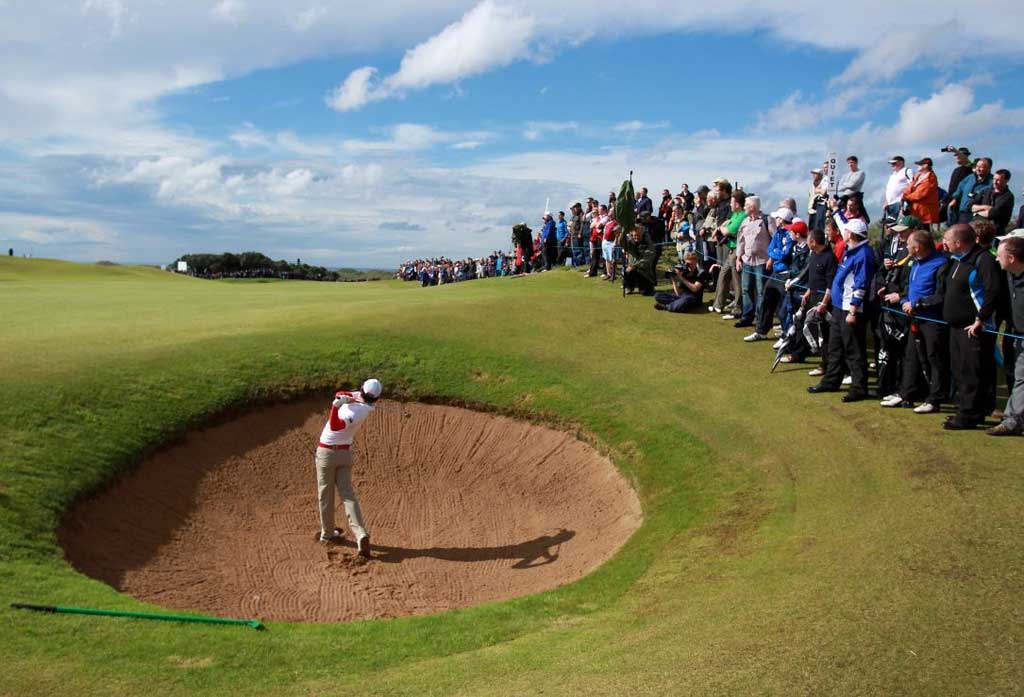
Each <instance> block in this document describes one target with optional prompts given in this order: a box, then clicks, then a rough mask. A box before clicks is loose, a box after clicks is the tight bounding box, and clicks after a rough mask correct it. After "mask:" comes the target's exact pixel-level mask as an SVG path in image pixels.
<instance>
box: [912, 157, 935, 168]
mask: <svg viewBox="0 0 1024 697" xmlns="http://www.w3.org/2000/svg"><path fill="white" fill-rule="evenodd" d="M914 164H915V165H923V164H927V165H928V166H929V167H933V166H934V165H935V163H934V162H932V158H930V157H922V158H921V159H920V160H918V161H917V162H915V163H914Z"/></svg>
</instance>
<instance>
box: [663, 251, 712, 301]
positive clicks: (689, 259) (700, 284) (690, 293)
mask: <svg viewBox="0 0 1024 697" xmlns="http://www.w3.org/2000/svg"><path fill="white" fill-rule="evenodd" d="M665 276H666V277H667V278H669V279H670V280H671V281H672V290H673V291H674V292H672V293H664V292H661V293H656V294H655V296H654V299H655V301H656V302H655V303H654V309H655V310H666V311H668V312H687V311H688V310H694V309H696V308H698V307H700V306H701V303H702V302H703V295H704V287H705V286H706V285H707V284H708V283H709V282H710V280H711V276H710V275H709V274H708V272H707V271H704V270H703V269H701V267H700V265H699V264H698V263H697V253H696V252H686V253H685V254H684V255H683V263H682V264H676V265H675V266H674V267H673V270H672V271H666V272H665Z"/></svg>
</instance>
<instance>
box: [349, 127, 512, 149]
mask: <svg viewBox="0 0 1024 697" xmlns="http://www.w3.org/2000/svg"><path fill="white" fill-rule="evenodd" d="M493 135H494V134H492V133H490V132H488V131H467V132H457V131H442V130H439V129H436V128H434V127H432V126H427V125H424V124H418V123H400V124H398V125H396V126H392V127H391V128H390V129H388V137H386V138H381V139H377V140H369V139H363V138H350V139H347V140H344V141H342V143H341V149H342V151H343V152H346V153H349V154H359V153H374V154H380V155H383V154H388V153H403V152H413V151H418V150H428V149H430V148H433V147H435V146H437V145H442V144H445V143H450V144H451V147H452V148H454V149H457V150H471V149H473V148H477V147H479V146H481V145H483V143H484V142H485V141H488V140H490V139H491V138H493Z"/></svg>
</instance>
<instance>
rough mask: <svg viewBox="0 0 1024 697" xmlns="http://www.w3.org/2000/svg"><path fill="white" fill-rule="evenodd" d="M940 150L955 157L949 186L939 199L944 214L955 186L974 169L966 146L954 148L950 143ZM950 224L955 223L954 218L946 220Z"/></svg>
mask: <svg viewBox="0 0 1024 697" xmlns="http://www.w3.org/2000/svg"><path fill="white" fill-rule="evenodd" d="M942 152H948V153H952V154H953V156H954V157H956V167H955V168H954V169H953V172H952V174H950V175H949V186H948V187H947V188H946V197H945V198H944V199H943V200H942V201H941V209H942V213H943V214H945V212H946V209H947V208H948V207H949V200H950V199H951V198H952V197H953V192H954V191H956V189H957V187H958V186H960V182H962V181H963V180H964V179H966V178H967V176H968V175H970V174H971V172H973V171H974V160H972V159H971V151H970V150H968V149H967V148H964V147H960V148H955V147H953V146H952V145H947V146H946V147H944V148H942ZM943 222H948V223H949V224H950V225H953V224H954V223H956V221H955V220H946V221H943Z"/></svg>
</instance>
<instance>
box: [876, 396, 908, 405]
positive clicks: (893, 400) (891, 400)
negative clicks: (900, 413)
mask: <svg viewBox="0 0 1024 697" xmlns="http://www.w3.org/2000/svg"><path fill="white" fill-rule="evenodd" d="M902 403H903V398H902V397H900V396H899V395H898V394H891V395H889V396H888V397H886V398H885V399H883V400H882V401H881V402H879V404H881V405H882V406H883V407H898V406H899V405H900V404H902Z"/></svg>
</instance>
